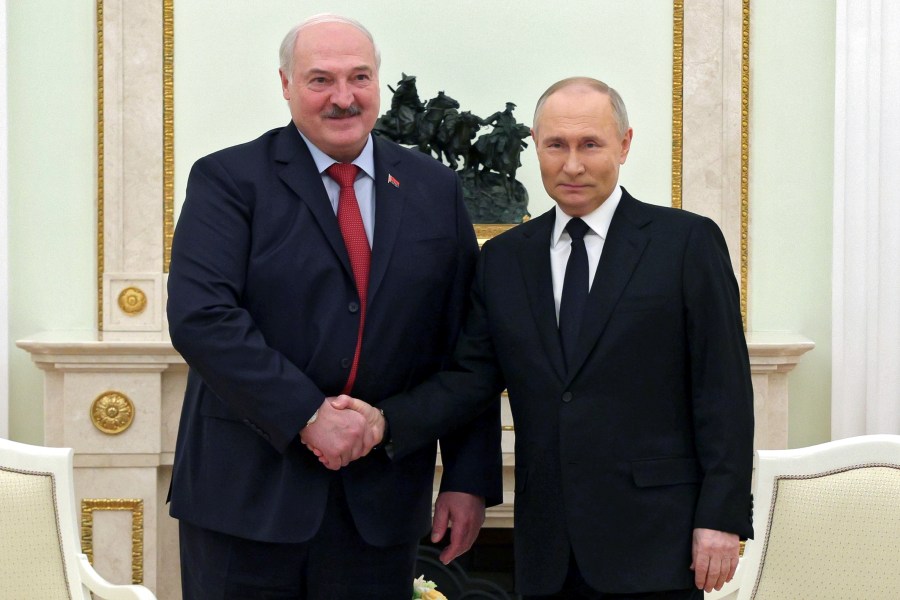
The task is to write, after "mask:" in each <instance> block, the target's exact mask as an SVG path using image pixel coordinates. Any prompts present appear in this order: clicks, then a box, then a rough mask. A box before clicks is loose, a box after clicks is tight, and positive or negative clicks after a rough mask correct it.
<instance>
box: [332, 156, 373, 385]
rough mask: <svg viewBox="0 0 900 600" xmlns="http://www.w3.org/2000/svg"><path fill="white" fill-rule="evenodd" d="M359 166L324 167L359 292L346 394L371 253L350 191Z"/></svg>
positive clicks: (363, 313) (363, 314) (352, 371)
mask: <svg viewBox="0 0 900 600" xmlns="http://www.w3.org/2000/svg"><path fill="white" fill-rule="evenodd" d="M358 170H359V167H357V166H356V165H353V164H346V163H335V164H333V165H331V166H330V167H328V169H327V173H328V176H329V177H331V178H332V179H334V180H335V181H337V182H338V184H339V185H340V186H341V194H340V197H339V198H338V209H337V219H338V226H339V227H340V228H341V235H343V236H344V245H345V246H347V254H349V255H350V266H351V267H352V269H353V278H354V279H355V280H356V291H357V292H359V333H358V334H357V336H356V351H355V352H354V353H353V365H352V366H351V367H350V375H349V376H348V377H347V383H346V384H345V385H344V390H343V393H344V394H349V393H350V390H351V389H353V382H354V381H356V369H357V366H358V365H359V351H360V349H361V348H362V336H363V326H364V325H365V323H366V296H367V292H368V289H369V262H370V260H371V255H372V250H371V248H369V238H368V237H366V228H365V227H364V226H363V220H362V215H361V214H360V212H359V203H358V202H357V201H356V192H355V191H354V190H353V182H354V181H355V180H356V173H357V171H358Z"/></svg>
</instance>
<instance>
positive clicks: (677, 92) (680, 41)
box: [672, 0, 684, 208]
mask: <svg viewBox="0 0 900 600" xmlns="http://www.w3.org/2000/svg"><path fill="white" fill-rule="evenodd" d="M672 9H673V11H672V12H673V18H672V208H681V180H682V157H683V151H684V147H683V144H682V139H683V138H682V131H683V126H684V1H683V0H673V3H672Z"/></svg>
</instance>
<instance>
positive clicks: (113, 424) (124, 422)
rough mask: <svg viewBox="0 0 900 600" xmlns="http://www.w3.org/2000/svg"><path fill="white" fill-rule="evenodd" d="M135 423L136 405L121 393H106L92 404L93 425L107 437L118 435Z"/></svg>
mask: <svg viewBox="0 0 900 600" xmlns="http://www.w3.org/2000/svg"><path fill="white" fill-rule="evenodd" d="M133 422H134V404H133V403H132V402H131V400H130V399H129V398H128V396H126V395H125V394H123V393H121V392H115V391H108V392H104V393H102V394H100V395H99V396H97V398H95V399H94V402H93V403H92V404H91V423H93V424H94V427H96V428H97V429H99V430H100V431H102V432H103V433H105V434H107V435H118V434H120V433H122V432H123V431H125V430H126V429H128V428H129V427H131V424H132V423H133Z"/></svg>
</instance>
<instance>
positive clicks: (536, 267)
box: [517, 209, 566, 379]
mask: <svg viewBox="0 0 900 600" xmlns="http://www.w3.org/2000/svg"><path fill="white" fill-rule="evenodd" d="M555 220H556V216H555V212H554V209H551V210H549V211H548V212H546V213H544V214H543V215H541V216H540V217H537V218H536V219H532V220H531V221H529V222H528V223H526V224H524V225H520V226H519V227H518V229H519V231H521V232H522V239H521V242H520V243H521V248H520V249H519V252H517V254H518V256H519V266H520V268H521V270H522V277H523V278H524V279H525V288H526V289H527V291H528V303H529V305H530V306H531V314H532V316H533V317H534V323H535V326H536V327H537V330H538V336H539V337H540V339H541V343H542V344H543V346H544V352H545V354H546V355H547V356H548V357H549V359H550V364H552V365H553V369H554V370H555V371H556V373H557V374H558V375H559V378H560V379H565V374H566V367H565V362H564V359H563V354H562V344H561V343H560V340H559V326H558V325H557V323H556V306H555V305H554V302H553V275H552V272H551V268H550V235H551V233H552V230H553V223H554V222H555Z"/></svg>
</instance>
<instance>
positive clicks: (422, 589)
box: [412, 575, 447, 600]
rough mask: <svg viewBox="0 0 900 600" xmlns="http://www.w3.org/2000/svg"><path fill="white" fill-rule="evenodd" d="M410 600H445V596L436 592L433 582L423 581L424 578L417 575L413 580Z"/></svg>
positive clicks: (435, 585)
mask: <svg viewBox="0 0 900 600" xmlns="http://www.w3.org/2000/svg"><path fill="white" fill-rule="evenodd" d="M412 600H447V596H445V595H443V594H442V593H440V592H439V591H437V584H436V583H435V582H433V581H425V576H424V575H419V576H418V577H416V578H415V579H414V580H413V595H412Z"/></svg>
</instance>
